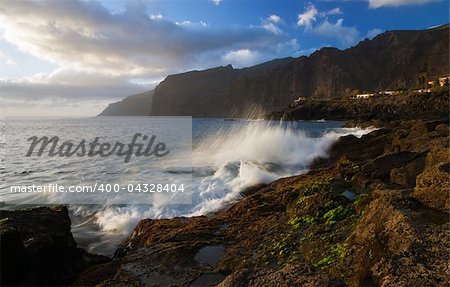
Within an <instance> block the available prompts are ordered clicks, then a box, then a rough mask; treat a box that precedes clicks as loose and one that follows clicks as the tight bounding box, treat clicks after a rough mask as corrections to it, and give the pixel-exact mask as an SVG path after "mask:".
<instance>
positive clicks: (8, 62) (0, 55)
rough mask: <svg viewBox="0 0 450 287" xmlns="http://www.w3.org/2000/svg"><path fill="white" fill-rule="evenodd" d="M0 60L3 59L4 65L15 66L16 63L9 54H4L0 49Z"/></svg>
mask: <svg viewBox="0 0 450 287" xmlns="http://www.w3.org/2000/svg"><path fill="white" fill-rule="evenodd" d="M0 61H3V62H4V63H5V64H6V65H10V66H16V67H17V63H16V62H15V61H14V60H13V59H12V58H11V57H10V56H8V55H5V54H4V53H3V52H2V51H0Z"/></svg>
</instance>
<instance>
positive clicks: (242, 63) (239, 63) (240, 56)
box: [222, 49, 259, 67]
mask: <svg viewBox="0 0 450 287" xmlns="http://www.w3.org/2000/svg"><path fill="white" fill-rule="evenodd" d="M222 59H223V61H225V63H227V64H232V65H233V66H235V67H248V66H251V65H254V64H256V63H257V62H258V59H259V53H258V52H256V51H252V50H249V49H240V50H236V51H230V52H228V53H226V54H225V55H223V57H222Z"/></svg>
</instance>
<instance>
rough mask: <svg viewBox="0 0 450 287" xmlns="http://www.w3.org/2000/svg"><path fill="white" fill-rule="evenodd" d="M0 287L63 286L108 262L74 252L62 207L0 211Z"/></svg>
mask: <svg viewBox="0 0 450 287" xmlns="http://www.w3.org/2000/svg"><path fill="white" fill-rule="evenodd" d="M0 218H1V221H0V224H1V226H0V232H1V233H0V236H1V284H2V286H5V285H6V286H8V285H33V286H36V285H41V286H49V285H67V284H69V283H71V282H72V281H73V280H74V279H75V278H76V277H77V276H78V275H79V274H80V272H81V271H83V270H84V269H86V268H87V267H89V266H90V265H93V264H98V263H102V262H106V261H108V258H106V257H103V256H98V255H93V254H89V253H87V252H86V251H84V250H83V249H80V248H77V247H76V243H75V240H74V239H73V236H72V233H71V232H70V219H69V216H68V212H67V209H66V207H63V206H60V207H56V208H53V209H50V208H48V207H40V208H35V209H29V210H15V211H9V210H0Z"/></svg>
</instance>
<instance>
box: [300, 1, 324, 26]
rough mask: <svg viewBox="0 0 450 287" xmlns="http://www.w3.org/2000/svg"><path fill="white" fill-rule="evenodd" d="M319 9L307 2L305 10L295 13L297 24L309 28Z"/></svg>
mask: <svg viewBox="0 0 450 287" xmlns="http://www.w3.org/2000/svg"><path fill="white" fill-rule="evenodd" d="M318 14H319V11H318V10H317V9H316V7H315V6H314V5H313V4H309V5H308V7H307V8H306V11H305V12H303V13H300V14H298V15H297V19H298V21H297V26H304V27H305V28H307V29H311V27H312V23H313V22H315V21H316V19H317V18H316V17H317V15H318Z"/></svg>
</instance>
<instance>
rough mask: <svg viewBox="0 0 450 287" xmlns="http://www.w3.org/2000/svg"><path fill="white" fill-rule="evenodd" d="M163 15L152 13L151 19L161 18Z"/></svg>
mask: <svg viewBox="0 0 450 287" xmlns="http://www.w3.org/2000/svg"><path fill="white" fill-rule="evenodd" d="M162 18H163V16H162V15H161V14H155V15H150V19H152V20H161V19H162Z"/></svg>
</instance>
